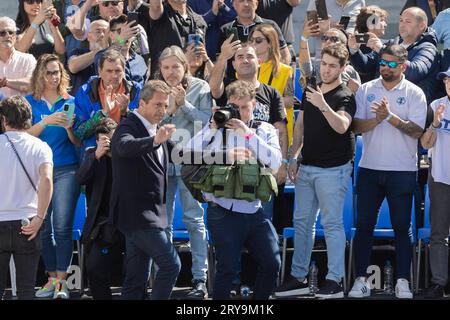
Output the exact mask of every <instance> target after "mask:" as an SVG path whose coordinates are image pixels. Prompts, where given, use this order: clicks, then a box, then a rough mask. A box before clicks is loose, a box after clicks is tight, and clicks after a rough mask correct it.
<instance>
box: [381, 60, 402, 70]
mask: <svg viewBox="0 0 450 320" xmlns="http://www.w3.org/2000/svg"><path fill="white" fill-rule="evenodd" d="M402 63H403V62H396V61H387V60H385V59H381V60H380V62H378V64H379V65H380V66H382V67H385V66H388V67H389V69H395V68H397V67H398V66H399V65H400V64H402Z"/></svg>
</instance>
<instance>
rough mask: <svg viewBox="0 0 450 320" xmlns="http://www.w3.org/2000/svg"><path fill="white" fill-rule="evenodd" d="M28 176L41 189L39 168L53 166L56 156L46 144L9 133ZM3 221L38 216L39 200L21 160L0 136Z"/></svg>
mask: <svg viewBox="0 0 450 320" xmlns="http://www.w3.org/2000/svg"><path fill="white" fill-rule="evenodd" d="M6 134H7V135H8V136H9V138H10V139H11V141H12V142H13V143H14V146H15V147H16V150H17V152H18V153H19V155H20V158H21V159H22V162H23V164H24V166H25V168H26V169H27V171H28V174H29V175H30V177H31V180H33V183H34V185H35V186H36V188H37V187H38V186H39V179H40V175H39V168H40V166H41V165H42V164H44V163H50V164H52V165H53V160H52V159H53V154H52V150H51V149H50V147H49V146H48V145H47V143H45V142H43V141H42V140H40V139H38V138H36V137H34V136H32V135H30V134H28V133H26V132H18V131H8V132H7V133H6ZM0 154H1V156H0V181H1V184H2V187H1V192H0V221H11V220H21V219H24V218H31V217H34V216H35V215H36V214H37V205H38V197H37V193H36V191H34V189H33V187H32V186H31V183H30V181H29V180H28V178H27V175H26V173H25V171H24V170H23V168H22V166H21V164H20V162H19V159H18V158H17V156H16V154H15V153H14V150H13V149H12V148H11V145H10V143H9V142H8V140H7V139H6V136H5V135H4V134H2V135H0Z"/></svg>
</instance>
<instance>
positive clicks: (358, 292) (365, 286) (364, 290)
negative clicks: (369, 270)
mask: <svg viewBox="0 0 450 320" xmlns="http://www.w3.org/2000/svg"><path fill="white" fill-rule="evenodd" d="M348 296H349V297H350V298H364V297H370V284H369V283H368V282H367V281H366V278H364V277H358V278H356V280H355V283H354V284H353V287H352V290H350V292H349V293H348Z"/></svg>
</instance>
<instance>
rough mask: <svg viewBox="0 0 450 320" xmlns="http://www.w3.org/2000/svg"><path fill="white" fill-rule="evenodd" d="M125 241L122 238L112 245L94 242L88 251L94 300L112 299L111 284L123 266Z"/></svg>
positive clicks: (88, 268) (88, 275) (87, 262)
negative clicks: (118, 269)
mask: <svg viewBox="0 0 450 320" xmlns="http://www.w3.org/2000/svg"><path fill="white" fill-rule="evenodd" d="M124 249H125V242H124V241H123V240H120V241H118V242H116V243H115V244H114V245H112V246H105V245H102V244H101V243H100V242H93V243H92V246H91V247H90V249H89V252H87V253H86V272H87V277H88V280H89V287H90V289H91V294H92V297H93V298H94V300H111V299H112V293H111V285H112V281H113V276H114V274H115V272H116V270H117V268H120V270H122V268H123V252H124Z"/></svg>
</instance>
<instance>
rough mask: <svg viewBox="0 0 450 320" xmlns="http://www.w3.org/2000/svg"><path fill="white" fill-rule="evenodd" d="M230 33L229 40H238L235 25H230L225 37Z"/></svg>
mask: <svg viewBox="0 0 450 320" xmlns="http://www.w3.org/2000/svg"><path fill="white" fill-rule="evenodd" d="M231 35H233V40H231V42H234V41H237V40H239V33H238V29H237V28H236V27H231V28H230V29H228V32H227V38H229V37H230V36H231Z"/></svg>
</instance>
